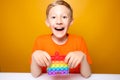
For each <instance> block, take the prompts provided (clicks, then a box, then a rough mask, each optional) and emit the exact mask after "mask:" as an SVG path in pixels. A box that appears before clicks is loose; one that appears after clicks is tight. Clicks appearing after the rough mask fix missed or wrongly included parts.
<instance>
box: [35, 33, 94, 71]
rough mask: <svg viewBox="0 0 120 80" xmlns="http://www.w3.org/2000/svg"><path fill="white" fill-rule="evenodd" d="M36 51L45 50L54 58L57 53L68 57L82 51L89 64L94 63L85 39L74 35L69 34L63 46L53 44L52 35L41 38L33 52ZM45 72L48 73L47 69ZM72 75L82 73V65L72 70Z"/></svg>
mask: <svg viewBox="0 0 120 80" xmlns="http://www.w3.org/2000/svg"><path fill="white" fill-rule="evenodd" d="M35 50H43V51H46V52H48V54H49V55H50V56H54V55H55V52H59V55H62V56H63V55H64V56H66V55H67V54H68V53H69V52H72V51H82V52H83V53H85V54H86V56H87V61H88V63H89V64H91V63H92V61H91V59H90V56H89V54H88V50H87V47H86V44H85V41H84V39H83V38H82V37H81V36H76V35H72V34H68V40H67V42H66V43H65V44H63V45H57V44H56V43H55V42H53V40H52V38H51V34H48V35H43V36H39V37H38V38H37V39H36V41H35V44H34V47H33V51H35ZM42 71H43V72H46V68H42ZM70 72H71V73H72V72H73V73H78V72H80V65H78V66H77V67H76V68H74V69H70Z"/></svg>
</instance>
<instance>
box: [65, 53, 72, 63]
mask: <svg viewBox="0 0 120 80" xmlns="http://www.w3.org/2000/svg"><path fill="white" fill-rule="evenodd" d="M70 57H71V53H69V54H68V55H67V56H66V57H65V63H68V61H69V59H70Z"/></svg>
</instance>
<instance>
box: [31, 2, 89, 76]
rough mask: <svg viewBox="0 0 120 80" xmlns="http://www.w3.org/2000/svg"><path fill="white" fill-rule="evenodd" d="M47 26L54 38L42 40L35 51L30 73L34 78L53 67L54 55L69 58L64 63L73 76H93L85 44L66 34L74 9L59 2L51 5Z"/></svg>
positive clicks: (44, 36) (48, 10)
mask: <svg viewBox="0 0 120 80" xmlns="http://www.w3.org/2000/svg"><path fill="white" fill-rule="evenodd" d="M46 17H47V18H46V24H47V26H48V27H49V28H50V29H51V31H52V34H48V35H43V36H39V37H38V38H37V39H36V41H35V45H34V47H33V54H32V62H31V73H32V75H33V76H34V77H38V76H40V74H41V73H42V72H46V67H48V66H49V65H50V63H51V57H50V56H52V55H54V54H55V52H59V53H60V55H66V57H65V60H64V61H65V62H66V63H67V64H68V66H69V68H70V73H80V74H81V75H82V76H83V77H89V76H90V75H91V69H90V66H89V64H91V59H90V56H89V54H88V51H87V48H86V44H85V41H84V39H83V38H82V37H81V36H76V35H72V34H69V33H67V31H68V29H69V26H70V25H71V24H72V23H73V11H72V8H71V6H70V5H69V4H68V3H67V2H65V1H63V0H57V1H55V2H53V3H52V4H50V5H49V6H48V7H47V10H46Z"/></svg>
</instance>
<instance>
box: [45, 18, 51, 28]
mask: <svg viewBox="0 0 120 80" xmlns="http://www.w3.org/2000/svg"><path fill="white" fill-rule="evenodd" d="M45 23H46V25H47V26H48V27H50V25H49V22H48V20H47V19H46V20H45Z"/></svg>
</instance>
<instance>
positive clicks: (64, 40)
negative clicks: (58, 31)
mask: <svg viewBox="0 0 120 80" xmlns="http://www.w3.org/2000/svg"><path fill="white" fill-rule="evenodd" d="M67 39H68V34H66V35H65V36H63V37H62V38H57V37H56V36H54V35H52V40H53V41H54V42H55V43H56V44H58V45H63V44H65V43H66V41H67Z"/></svg>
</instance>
